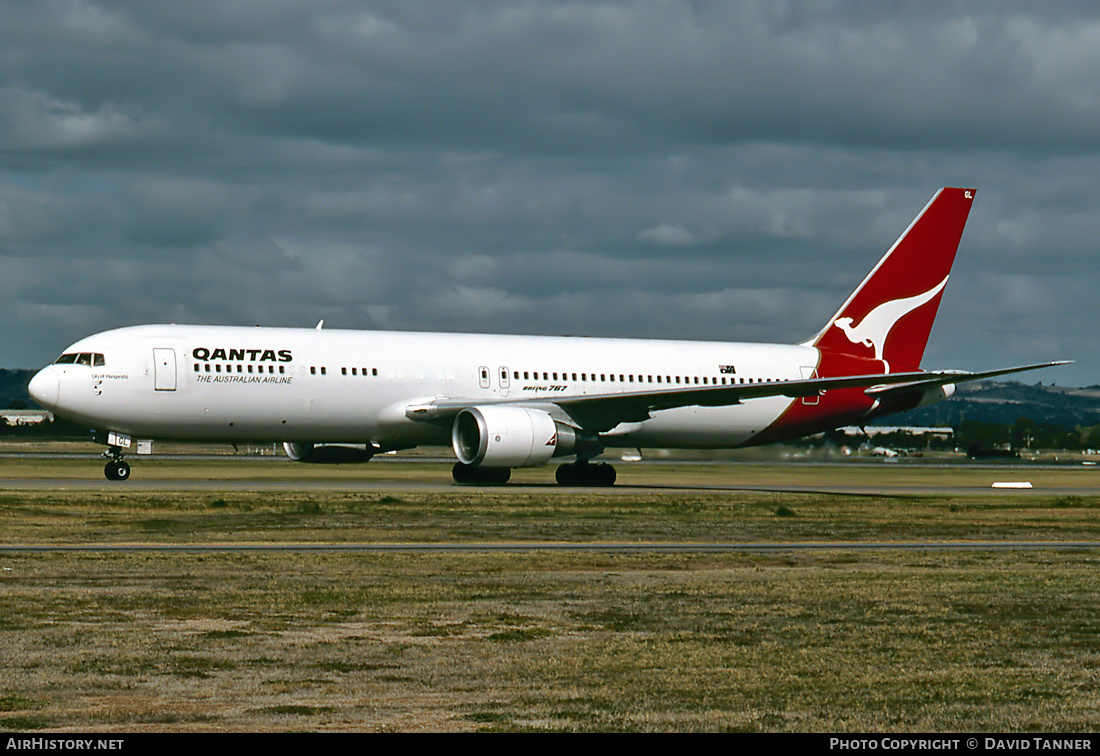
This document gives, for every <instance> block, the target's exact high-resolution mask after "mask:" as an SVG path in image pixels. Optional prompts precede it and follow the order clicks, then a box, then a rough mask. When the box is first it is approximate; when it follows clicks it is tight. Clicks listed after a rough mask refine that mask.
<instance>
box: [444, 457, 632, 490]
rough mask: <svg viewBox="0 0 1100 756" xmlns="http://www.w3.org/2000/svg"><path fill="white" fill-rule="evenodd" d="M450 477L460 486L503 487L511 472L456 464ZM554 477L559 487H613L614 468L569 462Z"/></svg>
mask: <svg viewBox="0 0 1100 756" xmlns="http://www.w3.org/2000/svg"><path fill="white" fill-rule="evenodd" d="M451 477H452V478H454V480H455V483H458V484H460V485H467V486H469V485H473V486H503V485H504V484H505V483H507V482H508V479H509V478H511V477H512V471H511V470H510V469H508V468H507V467H475V466H473V465H464V464H462V463H461V462H456V463H455V466H454V467H452V468H451ZM554 477H555V479H556V480H557V481H558V485H561V486H598V487H601V488H606V487H610V486H613V485H615V468H614V467H612V466H611V465H609V464H607V463H606V462H600V463H599V464H591V463H589V462H579V461H578V462H570V463H568V464H565V465H561V466H559V467H558V471H557V473H556V474H555V476H554Z"/></svg>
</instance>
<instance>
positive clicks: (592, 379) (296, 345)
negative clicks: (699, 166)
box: [30, 188, 1064, 486]
mask: <svg viewBox="0 0 1100 756" xmlns="http://www.w3.org/2000/svg"><path fill="white" fill-rule="evenodd" d="M973 199H974V191H973V190H971V189H954V188H946V189H941V190H940V191H939V192H937V193H936V195H935V196H934V197H933V198H932V200H931V202H929V203H928V205H927V206H926V207H925V208H924V210H923V211H922V212H921V213H920V215H919V216H918V217H917V218H916V220H914V221H913V223H912V224H911V225H910V226H909V228H908V229H907V230H906V231H905V233H903V234H902V235H901V238H899V239H898V240H897V242H895V243H894V246H893V247H891V248H890V250H889V251H888V252H887V253H886V255H885V256H884V257H883V258H882V260H880V261H879V263H878V264H877V265H876V266H875V267H874V269H873V270H872V271H871V273H870V274H869V275H868V276H867V278H866V279H864V281H863V283H861V284H860V286H859V287H858V288H857V289H856V290H855V292H854V293H853V294H852V295H851V296H850V297H849V298H848V301H846V302H845V303H844V305H843V306H842V307H841V308H840V310H839V311H837V313H836V314H835V315H834V316H833V317H832V318H830V319H829V321H828V322H827V323H826V324H825V327H824V328H822V329H821V331H820V332H819V333H818V334H817V335H816V336H814V337H813V338H811V339H809V340H808V341H805V342H804V343H801V344H795V345H783V344H744V343H727V342H702V341H672V340H662V341H657V340H641V339H607V338H579V337H548V336H500V335H474V334H454V333H402V332H384V331H345V330H336V329H322V328H321V327H320V325H318V327H317V328H308V329H295V328H261V327H252V328H248V327H225V326H194V325H147V326H135V327H130V328H120V329H117V330H112V331H106V332H104V333H98V334H95V335H93V336H89V337H87V338H85V339H82V340H80V341H78V342H77V343H75V344H73V345H72V346H71V347H69V348H68V349H66V350H65V352H64V353H63V354H62V355H61V357H59V358H58V359H57V361H56V362H55V363H54V364H52V365H49V366H47V367H45V368H43V369H42V370H41V371H40V372H39V373H37V374H36V375H35V376H34V378H33V379H32V380H31V382H30V393H31V395H32V396H33V397H34V399H35V401H37V402H38V403H39V404H41V405H42V406H43V407H45V408H47V409H49V410H51V411H52V412H53V413H54V414H56V415H57V416H58V417H62V418H67V419H69V420H72V421H74V422H77V423H82V424H85V425H87V426H88V427H89V428H90V429H92V430H94V431H96V432H97V438H98V439H99V440H100V441H101V442H102V443H105V444H106V445H107V447H108V451H107V452H105V456H109V457H110V461H109V462H108V463H107V465H106V468H105V474H106V476H107V478H108V479H111V480H125V479H127V478H128V477H129V475H130V467H129V465H128V464H127V463H126V461H125V460H124V459H123V455H124V453H125V451H126V450H128V449H130V448H131V446H132V445H133V444H134V443H135V441H136V440H138V439H146V438H149V439H151V438H157V439H191V440H221V441H246V440H247V441H281V442H283V445H284V448H285V450H286V453H287V455H288V456H289V457H290V458H291V459H294V460H299V461H303V462H306V461H311V460H316V461H320V460H323V459H324V458H325V456H326V455H332V454H333V453H336V452H338V453H342V454H343V455H344V458H346V457H347V455H349V454H350V455H353V456H357V457H358V458H359V459H363V460H365V459H369V458H370V457H371V456H373V455H374V454H378V453H381V452H385V451H391V450H395V449H408V448H411V447H414V446H417V445H422V444H447V443H449V444H450V445H451V446H452V448H453V449H454V453H455V456H456V457H457V458H458V461H457V463H456V464H455V465H454V468H453V476H454V479H455V481H456V482H458V483H482V484H489V483H505V482H507V480H508V477H509V475H510V473H511V469H512V468H514V467H530V466H536V465H544V464H547V463H549V462H550V461H551V460H553V459H554V458H557V457H567V458H568V457H572V458H574V461H572V462H568V463H565V464H562V465H560V466H559V467H558V470H557V480H558V482H559V483H561V484H563V485H604V486H606V485H612V484H613V483H614V482H615V470H614V468H612V467H611V466H610V465H608V464H606V463H593V462H592V460H593V459H594V458H595V457H597V456H598V455H599V454H600V453H601V452H603V450H604V449H605V448H608V447H631V448H632V447H663V448H732V447H740V446H751V445H757V444H767V443H771V442H774V441H782V440H785V439H793V438H798V437H801V436H806V435H810V434H814V433H819V432H821V431H824V430H829V429H832V428H835V427H838V426H841V425H849V424H861V423H865V422H867V421H868V420H871V419H873V418H876V417H880V416H882V415H886V414H889V413H893V412H899V411H902V410H907V409H911V408H914V407H918V406H922V405H926V404H930V403H933V402H937V401H940V400H942V399H945V398H947V397H949V396H951V394H952V393H953V392H954V390H955V384H958V383H960V382H963V381H974V380H980V379H983V378H991V377H994V376H999V375H1006V374H1008V373H1016V372H1020V371H1024V370H1034V369H1037V368H1042V367H1049V366H1051V365H1058V364H1064V363H1061V362H1050V363H1044V364H1037V365H1026V366H1022V367H1014V368H1006V369H1003V370H993V371H987V372H980V373H968V372H962V371H935V372H925V371H922V370H921V369H920V362H921V357H922V356H923V354H924V348H925V344H926V343H927V341H928V336H929V333H930V332H931V329H932V322H933V320H934V319H935V316H936V310H937V309H938V307H939V303H940V298H941V297H942V296H943V291H944V287H945V286H946V285H947V279H948V276H949V274H950V272H951V265H952V263H953V261H954V259H955V252H956V250H957V249H958V246H959V240H960V238H961V237H962V232H963V227H964V226H965V225H966V219H967V216H968V215H969V213H970V206H971V203H972V201H973Z"/></svg>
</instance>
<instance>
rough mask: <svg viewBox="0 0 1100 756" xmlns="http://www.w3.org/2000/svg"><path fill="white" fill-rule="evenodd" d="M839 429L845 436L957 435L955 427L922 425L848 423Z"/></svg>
mask: <svg viewBox="0 0 1100 756" xmlns="http://www.w3.org/2000/svg"><path fill="white" fill-rule="evenodd" d="M838 430H839V431H840V432H841V433H842V434H844V435H845V436H857V437H864V436H865V437H867V438H870V437H872V436H880V435H882V434H884V433H907V434H909V435H910V436H938V437H940V438H951V437H952V436H954V435H955V429H954V428H948V427H938V428H933V427H927V426H921V425H865V426H864V427H862V428H860V427H859V426H858V425H846V426H844V427H843V428H839V429H838Z"/></svg>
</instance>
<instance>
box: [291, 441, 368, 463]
mask: <svg viewBox="0 0 1100 756" xmlns="http://www.w3.org/2000/svg"><path fill="white" fill-rule="evenodd" d="M283 451H284V452H286V455H287V456H288V457H290V459H291V460H293V461H295V462H309V463H311V464H319V465H326V464H328V465H334V464H347V463H350V462H369V461H370V459H371V457H373V456H374V451H375V449H374V447H373V446H370V445H369V444H309V443H295V442H293V441H286V442H284V443H283Z"/></svg>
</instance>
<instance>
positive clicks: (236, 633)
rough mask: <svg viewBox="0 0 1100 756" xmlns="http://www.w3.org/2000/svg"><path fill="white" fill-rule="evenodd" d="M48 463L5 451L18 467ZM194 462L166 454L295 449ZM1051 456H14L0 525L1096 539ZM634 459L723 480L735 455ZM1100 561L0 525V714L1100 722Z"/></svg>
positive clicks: (161, 727) (584, 723)
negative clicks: (849, 463) (859, 460)
mask: <svg viewBox="0 0 1100 756" xmlns="http://www.w3.org/2000/svg"><path fill="white" fill-rule="evenodd" d="M40 464H42V463H40V462H11V461H5V462H4V463H3V464H0V481H2V479H3V478H5V477H6V478H14V477H19V476H20V475H28V474H38V473H37V470H38V468H37V467H36V466H38V465H40ZM165 464H166V465H167V463H165ZM220 464H221V463H218V465H220ZM189 465H190V463H177V467H176V468H175V470H176V472H175V474H177V475H179V474H184V475H192V474H193V475H196V476H202V475H206V476H209V477H219V476H221V477H223V478H224V479H226V480H241V479H247V478H248V477H249V476H256V477H267V476H269V475H271V474H277V475H283V474H290V473H284V472H283V471H285V470H289V469H292V468H290V467H287V466H274V465H273V463H251V465H250V464H249V463H243V464H242V463H239V462H233V463H226V466H225V467H218V466H217V465H215V466H214V467H210V466H209V465H206V466H203V465H195V466H194V467H190V466H189ZM53 466H54V472H55V473H57V472H58V470H57V469H56V468H57V463H53ZM170 467H171V465H167V466H166V467H159V463H157V464H150V465H143V466H142V468H141V473H140V474H141V476H146V475H148V476H151V477H150V479H153V478H155V476H157V475H161V474H164V475H168V472H167V470H169V468H170ZM64 468H65V469H64V470H63V471H62V472H61V474H63V475H65V476H73V475H74V473H73V469H72V465H71V464H70V463H65V465H64ZM256 468H259V469H258V470H257V469H256ZM181 469H182V470H190V471H191V472H184V473H180V470H181ZM293 469H294V470H295V474H296V473H297V471H301V470H303V469H304V470H306V471H307V473H306V474H307V475H308V476H315V475H321V474H323V473H325V472H326V471H327V472H328V474H329V475H337V476H339V475H345V474H349V473H348V472H347V471H348V470H355V471H357V473H356V474H359V475H363V474H369V475H379V476H383V477H385V476H393V479H394V480H397V481H400V480H404V479H405V478H404V476H406V475H416V474H419V475H425V474H431V475H439V474H440V473H442V474H445V473H446V468H445V467H443V466H432V465H419V466H416V465H409V466H404V465H398V464H392V465H389V464H387V465H377V466H373V465H368V466H366V467H365V468H304V467H303V466H293ZM318 469H320V470H321V473H318V472H316V471H317V470H318ZM158 470H160V472H158ZM364 470H368V471H369V472H364ZM882 470H883V474H884V475H910V476H916V479H917V483H918V484H919V482H920V479H921V475H923V474H924V473H921V472H919V471H917V472H913V471H911V470H908V469H904V470H903V469H898V468H887V467H885V466H884V467H883V468H882ZM28 471H30V472H28ZM89 471H91V472H94V473H96V474H97V475H98V474H100V470H99V466H97V465H95V463H90V465H89ZM276 471H278V472H276ZM417 471H419V472H417ZM83 474H84V473H80V475H83ZM539 474H541V475H544V476H546V471H541V472H540V473H539ZM802 474H803V473H802V472H801V471H800V470H798V469H794V470H792V469H789V468H784V467H776V468H766V469H765V468H760V469H758V470H756V471H755V472H754V473H753V475H754V476H758V477H759V479H780V480H784V481H790V480H791V476H792V475H793V476H795V477H797V476H799V475H802ZM814 474H815V475H816V476H817V477H818V479H820V478H821V477H822V476H828V477H830V479H832V478H834V477H835V478H836V479H838V480H844V479H846V478H845V476H849V475H858V476H859V477H860V479H861V480H863V482H866V478H867V476H868V475H875V474H877V469H875V468H871V469H868V468H862V469H860V470H850V469H835V468H818V469H816V471H815V472H814ZM938 474H940V475H945V474H950V475H960V476H964V475H965V474H971V471H961V472H956V471H947V472H943V471H941V472H940V473H938ZM976 474H985V473H980V472H979V473H976ZM1044 474H1046V473H1045V472H1044ZM1050 474H1051V475H1053V476H1055V477H1054V478H1052V479H1051V481H1052V482H1050V485H1051V486H1054V487H1056V488H1057V489H1058V491H1059V493H1056V494H1045V493H1043V491H1042V489H1041V487H1040V488H1037V489H1036V490H1035V491H1034V492H1033V493H1030V494H1028V495H1019V494H1014V495H1011V496H998V495H995V494H993V493H990V494H982V495H974V496H966V497H954V496H936V495H929V496H907V497H881V496H846V495H825V494H779V493H752V492H737V491H709V492H708V491H692V490H683V491H678V490H670V489H657V490H646V489H645V488H644V485H647V484H645V483H635V485H637V486H639V488H637V489H626V490H616V491H614V492H592V491H566V492H562V491H560V490H558V489H551V488H549V487H547V488H546V489H545V490H543V489H541V488H539V487H537V486H536V487H534V488H528V489H522V490H515V489H513V490H509V489H508V488H501V489H488V490H478V489H454V490H452V491H447V492H442V493H409V492H400V491H395V492H393V493H354V492H330V493H309V492H305V491H301V492H294V491H290V492H271V491H251V490H226V491H218V490H212V491H200V492H187V491H179V492H176V491H160V490H142V489H140V488H134V489H127V488H125V487H120V488H117V489H115V488H112V489H110V490H104V491H98V490H96V491H87V490H31V491H24V490H19V491H13V490H3V488H2V482H0V532H2V533H3V534H4V537H3V541H4V544H5V545H11V544H27V545H29V544H127V543H129V544H133V543H141V544H189V543H213V544H231V543H251V544H258V543H311V544H319V543H409V542H416V543H420V542H424V543H518V542H539V543H578V542H579V543H619V542H625V543H645V542H681V543H714V542H757V543H761V542H766V543H783V542H794V541H827V542H835V541H847V542H855V543H860V542H878V541H905V542H914V541H918V542H920V541H924V542H929V543H935V542H941V541H1017V540H1049V541H1052V542H1056V541H1084V540H1094V541H1095V540H1100V539H1098V535H1100V529H1098V528H1097V517H1098V515H1100V498H1097V497H1094V496H1090V495H1074V494H1072V493H1071V494H1066V493H1065V491H1066V490H1072V489H1073V488H1074V487H1075V484H1074V480H1076V479H1077V478H1076V477H1075V476H1077V475H1079V471H1065V472H1061V471H1052V472H1051V473H1050ZM628 475H629V476H634V475H638V476H641V478H639V480H641V479H645V480H648V478H647V477H646V476H650V475H656V476H661V479H662V480H663V482H664V483H665V484H668V485H674V484H675V483H676V481H682V480H686V479H688V478H690V479H692V480H695V479H697V476H699V475H703V476H708V479H710V477H711V476H713V478H714V479H715V480H717V479H718V478H720V476H722V475H725V476H726V478H727V479H729V478H731V472H730V470H729V469H728V468H726V467H724V466H720V465H719V466H705V467H702V468H699V469H696V468H691V469H683V470H682V469H677V468H671V467H670V468H667V469H664V470H662V469H656V468H648V469H645V470H643V469H642V468H638V469H637V471H635V470H633V469H632V470H631V471H630V472H629V473H628ZM682 476H686V477H682ZM546 477H547V478H548V477H549V476H546ZM624 477H625V476H624ZM1003 477H1004V476H1000V477H999V478H998V479H1001V478H1003ZM1031 479H1033V480H1034V479H1035V476H1032V478H1031ZM531 480H532V481H533V482H539V481H541V478H532V479H531ZM925 480H927V479H925ZM960 480H970V479H969V478H965V477H961V478H960ZM135 482H138V483H139V482H140V477H139V475H138V474H135ZM965 484H966V483H960V485H965ZM304 487H305V486H303V488H304ZM1098 567H1100V553H1098V552H1096V551H1094V550H1090V549H1078V550H1059V549H1054V548H1051V549H1028V550H1000V551H981V550H928V551H913V550H873V551H859V550H855V549H846V548H837V549H827V550H820V551H795V550H786V551H785V550H776V551H768V552H760V553H745V552H737V551H731V552H720V553H710V552H699V553H693V552H683V553H680V552H627V553H622V552H614V551H610V550H609V551H606V552H604V551H594V552H532V553H512V552H490V551H471V552H461V553H450V552H447V553H433V552H415V551H414V552H394V553H339V552H329V551H320V552H308V553H306V552H266V551H262V552H246V553H234V552H230V551H225V552H212V553H160V552H148V551H139V552H124V553H116V552H95V551H92V552H61V553H58V552H41V553H35V552H7V553H2V554H0V596H2V598H3V600H2V602H0V659H2V661H0V665H2V666H0V669H2V670H3V675H2V677H0V729H5V730H20V731H26V730H39V731H42V730H73V731H98V732H106V731H119V732H136V731H181V730H190V731H280V730H294V731H301V730H338V731H352V730H364V731H365V730H397V731H422V730H428V731H462V730H497V731H511V730H546V731H592V730H614V731H623V730H625V731H684V730H702V731H751V732H760V731H764V732H767V731H791V730H797V731H838V732H839V731H854V732H868V731H911V732H912V731H953V732H957V731H1021V730H1029V731H1057V732H1068V731H1076V732H1081V731H1094V730H1095V729H1096V723H1097V722H1098V721H1100V631H1098V629H1097V623H1096V621H1095V613H1096V608H1097V606H1100V587H1098V581H1097V569H1098Z"/></svg>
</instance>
